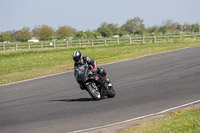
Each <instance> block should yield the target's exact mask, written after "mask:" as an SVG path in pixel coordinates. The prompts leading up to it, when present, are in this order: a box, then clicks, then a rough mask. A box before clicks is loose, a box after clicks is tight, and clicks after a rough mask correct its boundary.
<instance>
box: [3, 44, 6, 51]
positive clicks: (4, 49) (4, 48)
mask: <svg viewBox="0 0 200 133" xmlns="http://www.w3.org/2000/svg"><path fill="white" fill-rule="evenodd" d="M3 51H4V52H6V46H5V44H4V45H3Z"/></svg>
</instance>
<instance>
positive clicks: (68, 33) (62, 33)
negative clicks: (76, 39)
mask: <svg viewBox="0 0 200 133" xmlns="http://www.w3.org/2000/svg"><path fill="white" fill-rule="evenodd" d="M75 32H76V30H75V29H73V28H71V27H69V26H60V27H59V28H58V30H57V31H56V36H57V38H58V39H65V38H66V37H72V36H73V35H74V34H75Z"/></svg>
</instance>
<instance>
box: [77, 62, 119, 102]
mask: <svg viewBox="0 0 200 133" xmlns="http://www.w3.org/2000/svg"><path fill="white" fill-rule="evenodd" d="M75 78H76V80H77V82H78V83H79V84H80V86H81V88H82V89H85V90H87V91H88V93H89V94H90V95H91V97H92V98H93V99H94V100H97V101H98V100H100V99H102V98H104V97H105V96H107V97H108V98H113V97H115V90H114V88H113V85H112V83H111V82H110V81H106V82H107V84H108V88H107V89H106V90H105V87H104V86H103V84H102V83H103V81H102V80H103V79H102V78H103V77H102V76H101V75H100V74H98V73H97V72H95V71H93V70H92V69H91V66H89V65H87V64H84V65H82V66H80V67H78V68H77V69H76V72H75Z"/></svg>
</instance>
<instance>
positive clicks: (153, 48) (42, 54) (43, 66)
mask: <svg viewBox="0 0 200 133" xmlns="http://www.w3.org/2000/svg"><path fill="white" fill-rule="evenodd" d="M193 46H200V44H199V43H198V42H187V43H162V44H160V43H157V44H153V43H152V44H137V45H133V44H129V45H127V44H124V45H123V44H121V45H109V46H98V47H81V48H80V47H77V48H68V49H55V50H40V51H21V52H11V53H0V66H1V67H0V85H2V84H6V83H11V82H16V81H20V80H25V79H30V78H34V77H40V76H45V75H50V74H55V73H59V72H64V71H68V70H72V69H73V60H72V56H71V55H72V53H73V52H74V51H75V50H80V51H81V52H82V54H83V55H85V56H89V57H91V58H92V59H94V60H97V62H98V64H104V63H109V62H116V61H120V60H124V59H130V58H136V57H139V56H144V55H148V54H152V53H159V52H165V51H170V50H175V49H180V48H185V47H193Z"/></svg>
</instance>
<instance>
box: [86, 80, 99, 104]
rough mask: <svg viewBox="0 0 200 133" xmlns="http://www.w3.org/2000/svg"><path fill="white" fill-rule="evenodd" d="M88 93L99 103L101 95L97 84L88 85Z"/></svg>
mask: <svg viewBox="0 0 200 133" xmlns="http://www.w3.org/2000/svg"><path fill="white" fill-rule="evenodd" d="M87 91H88V92H89V94H90V96H91V97H92V98H93V99H94V100H96V101H98V100H100V99H101V93H100V92H99V89H98V88H97V86H96V84H95V83H89V84H88V85H87Z"/></svg>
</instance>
